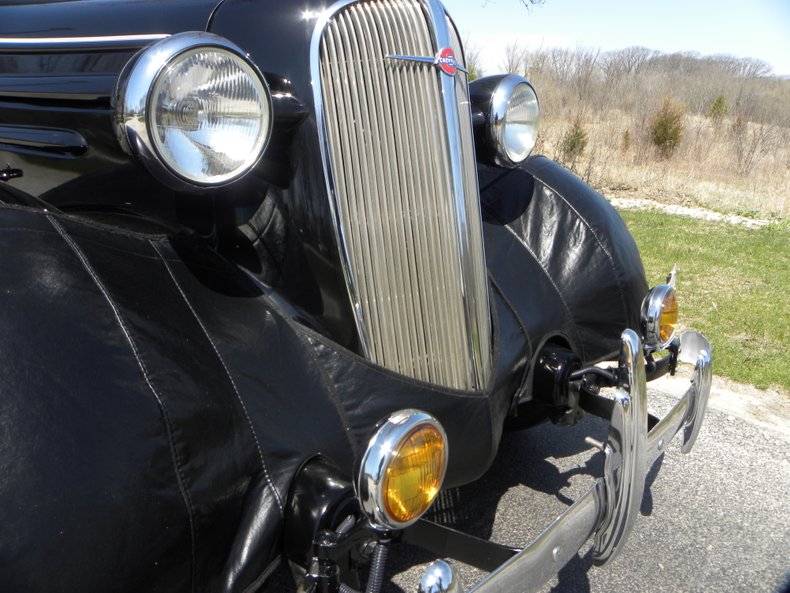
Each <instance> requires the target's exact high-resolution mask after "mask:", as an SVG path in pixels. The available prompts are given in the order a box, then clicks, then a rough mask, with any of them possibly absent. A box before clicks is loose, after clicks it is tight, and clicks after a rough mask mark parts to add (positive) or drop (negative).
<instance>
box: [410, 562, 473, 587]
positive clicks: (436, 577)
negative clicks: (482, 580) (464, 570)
mask: <svg viewBox="0 0 790 593" xmlns="http://www.w3.org/2000/svg"><path fill="white" fill-rule="evenodd" d="M463 592H464V586H463V584H462V582H461V575H460V574H459V573H458V571H457V570H455V568H454V567H453V565H452V564H450V563H449V562H445V561H444V560H435V561H434V562H432V563H431V564H430V565H429V566H428V568H427V569H426V570H425V572H424V573H423V575H422V578H420V583H419V585H418V586H417V593H463Z"/></svg>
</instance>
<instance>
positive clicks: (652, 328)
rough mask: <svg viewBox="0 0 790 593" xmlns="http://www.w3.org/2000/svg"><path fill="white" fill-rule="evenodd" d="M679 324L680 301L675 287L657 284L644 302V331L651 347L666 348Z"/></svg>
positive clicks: (645, 338)
mask: <svg viewBox="0 0 790 593" xmlns="http://www.w3.org/2000/svg"><path fill="white" fill-rule="evenodd" d="M677 324H678V301H677V297H676V296H675V289H674V288H672V287H671V286H670V285H668V284H661V285H659V286H656V287H654V288H652V289H651V290H650V292H649V293H647V296H646V297H645V300H644V301H643V302H642V333H643V335H644V340H645V344H646V345H647V346H650V347H651V348H658V349H661V348H666V347H667V346H668V345H669V343H670V342H671V341H672V339H673V338H674V337H675V331H676V329H677Z"/></svg>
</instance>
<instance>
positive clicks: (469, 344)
mask: <svg viewBox="0 0 790 593" xmlns="http://www.w3.org/2000/svg"><path fill="white" fill-rule="evenodd" d="M448 47H450V48H452V49H453V50H454V52H455V54H456V56H457V58H458V59H460V58H461V56H462V50H461V44H460V41H459V40H458V37H457V34H456V31H455V29H454V27H453V26H452V24H451V23H450V21H449V18H448V17H447V15H446V13H445V11H444V8H443V7H442V5H441V4H440V3H439V2H438V1H436V0H344V1H342V2H339V3H337V4H335V5H334V6H332V7H331V8H329V9H328V10H327V11H326V12H325V13H324V14H323V15H322V16H321V17H320V19H319V21H318V24H317V26H316V30H315V33H314V35H313V40H312V47H311V52H312V53H311V62H312V69H313V71H312V78H313V87H314V96H315V104H316V118H317V124H318V130H319V134H320V135H321V153H322V158H323V164H324V170H325V176H326V180H327V190H328V193H329V201H330V206H331V209H332V213H333V223H334V227H335V231H336V233H337V239H338V244H339V247H340V258H341V261H342V263H343V268H344V274H345V276H346V282H347V286H348V289H349V295H350V298H351V302H352V305H353V309H354V315H355V321H356V324H357V329H358V332H359V336H360V342H361V345H362V349H363V352H364V354H365V355H366V356H367V357H368V358H369V359H370V360H372V361H374V362H376V363H378V364H380V365H382V366H384V367H386V368H389V369H391V370H393V371H396V372H399V373H401V374H404V375H407V376H409V377H413V378H415V379H419V380H423V381H427V382H430V383H434V384H440V385H444V386H447V387H451V388H456V389H464V390H479V389H483V388H485V387H486V385H487V382H488V379H489V377H490V375H491V321H490V312H489V303H488V282H487V275H486V267H485V255H484V252H483V236H482V221H481V215H480V202H479V190H478V186H477V173H476V164H475V156H474V142H473V138H472V122H471V113H470V107H469V98H468V88H467V80H466V75H465V74H464V73H462V72H460V70H459V71H458V72H457V74H456V75H455V76H448V75H446V74H443V73H442V72H440V70H439V68H436V67H434V66H433V65H431V64H419V63H414V62H405V61H399V60H392V59H389V58H388V57H387V56H394V55H401V56H402V55H409V56H427V57H433V56H436V55H438V53H439V51H441V50H442V49H444V48H448Z"/></svg>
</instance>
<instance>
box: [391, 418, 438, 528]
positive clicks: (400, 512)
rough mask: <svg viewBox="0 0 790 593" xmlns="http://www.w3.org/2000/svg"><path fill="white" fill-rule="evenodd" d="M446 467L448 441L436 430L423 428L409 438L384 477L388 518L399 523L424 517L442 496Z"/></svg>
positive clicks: (393, 456) (406, 438)
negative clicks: (440, 491)
mask: <svg viewBox="0 0 790 593" xmlns="http://www.w3.org/2000/svg"><path fill="white" fill-rule="evenodd" d="M445 464H446V460H445V442H444V437H443V436H442V434H441V433H440V432H439V431H438V430H437V429H436V428H435V427H434V426H430V425H423V426H419V427H417V428H415V429H414V430H412V431H411V433H409V434H408V435H406V437H405V438H404V439H403V441H401V442H400V443H399V444H398V445H397V446H396V448H395V451H393V455H392V458H391V459H390V462H389V464H388V465H387V469H386V472H385V475H384V483H383V488H382V492H383V494H384V508H385V509H386V512H387V514H389V515H390V516H391V517H393V518H394V519H395V520H396V521H398V522H399V523H407V522H409V521H412V520H415V519H417V518H419V517H420V516H422V514H423V513H424V512H425V511H426V510H428V507H430V506H431V503H432V502H433V501H434V499H435V498H436V495H437V494H439V490H440V488H441V486H442V478H443V477H444V467H445Z"/></svg>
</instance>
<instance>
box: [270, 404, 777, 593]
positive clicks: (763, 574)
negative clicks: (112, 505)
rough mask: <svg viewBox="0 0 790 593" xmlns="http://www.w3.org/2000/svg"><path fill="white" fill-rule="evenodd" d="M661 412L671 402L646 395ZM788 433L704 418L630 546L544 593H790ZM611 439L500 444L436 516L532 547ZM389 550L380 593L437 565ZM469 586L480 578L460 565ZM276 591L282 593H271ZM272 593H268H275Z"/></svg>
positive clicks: (535, 437) (585, 482)
mask: <svg viewBox="0 0 790 593" xmlns="http://www.w3.org/2000/svg"><path fill="white" fill-rule="evenodd" d="M650 398H651V399H650V401H651V407H652V408H653V409H655V410H656V411H659V412H661V411H662V410H665V409H667V407H668V406H670V405H671V403H672V401H674V400H673V399H672V398H671V397H670V396H667V395H665V394H663V393H656V392H653V391H651V393H650ZM788 430H790V427H787V426H785V430H784V434H782V433H778V432H774V431H770V430H767V429H765V428H760V427H758V426H756V425H754V424H752V423H750V422H747V421H745V420H742V419H740V418H736V417H733V416H730V415H728V414H726V413H723V412H720V411H718V410H716V409H709V410H708V416H707V418H706V425H705V426H704V427H703V430H702V432H701V434H700V436H699V439H698V440H697V443H696V445H695V448H694V450H693V451H692V453H691V454H689V455H682V454H681V453H680V448H679V445H678V442H677V441H675V442H673V443H672V444H671V445H670V447H669V450H668V452H667V454H666V455H665V456H664V458H663V459H660V460H659V462H658V463H660V464H661V468H660V472H659V473H658V476H657V477H656V476H655V475H654V474H653V475H651V476H650V477H655V481H654V482H652V483H650V478H649V484H650V485H649V487H648V489H647V491H646V493H645V498H644V500H643V504H642V515H643V516H641V517H639V518H638V520H637V523H636V526H635V528H634V531H633V533H632V534H631V538H630V540H629V541H628V543H627V545H626V547H625V548H624V549H623V552H622V554H621V555H620V556H619V557H618V558H617V559H616V560H615V561H614V562H613V563H611V564H610V565H608V566H606V567H603V568H598V567H593V566H592V560H591V554H590V550H589V546H588V547H586V548H583V549H582V551H581V553H580V554H579V555H578V556H576V557H574V559H572V560H571V562H570V563H569V564H568V565H567V566H566V567H565V569H563V570H562V571H561V572H560V574H559V577H558V578H557V579H554V580H553V581H552V582H550V583H548V584H547V585H546V586H545V587H544V588H543V589H542V591H544V592H549V591H550V592H553V593H559V592H565V593H569V592H572V593H584V592H593V593H632V592H637V591H649V592H651V593H662V592H667V593H670V592H671V593H682V592H691V591H695V592H703V591H704V592H708V591H710V592H713V591H715V592H716V593H723V592H744V593H746V592H748V593H757V592H774V591H776V592H782V593H784V592H785V591H788V590H790V589H789V588H788V585H789V584H790V580H788V579H790V434H788ZM587 435H591V436H593V437H595V438H597V439H599V440H603V439H605V437H606V424H605V423H604V422H602V421H599V420H598V419H596V418H585V420H584V421H583V422H581V423H580V424H579V425H578V426H576V427H574V428H572V429H560V428H556V427H553V426H551V425H543V426H540V427H537V428H534V429H531V430H528V431H524V432H520V433H511V434H507V435H505V437H504V439H503V442H502V446H501V447H500V452H499V455H498V457H497V460H496V462H495V464H494V466H493V467H492V469H491V470H490V471H489V473H488V474H487V475H486V476H485V477H484V478H483V479H482V480H480V481H478V482H476V483H474V484H471V485H469V486H466V487H464V488H460V489H456V490H453V491H450V492H449V493H446V495H444V497H443V499H442V500H440V501H439V507H440V509H439V512H441V513H442V515H443V516H444V518H445V519H446V520H448V521H449V522H450V523H451V524H453V525H454V526H457V527H459V528H461V529H464V530H466V531H469V532H471V533H474V534H476V535H478V536H482V537H491V538H492V539H494V540H495V541H499V542H502V543H508V544H513V545H519V544H523V543H525V542H528V541H529V540H530V539H531V538H533V537H535V536H536V535H537V534H538V533H539V532H540V531H541V530H542V529H543V528H544V527H545V526H546V525H548V523H549V522H550V521H551V520H552V519H553V518H554V517H555V516H556V515H558V514H559V513H561V512H562V511H563V510H564V508H565V507H566V505H567V504H569V503H570V502H571V501H572V500H573V499H575V498H576V497H577V496H579V495H580V494H581V493H582V492H583V491H584V490H585V489H586V488H587V487H588V486H589V485H590V484H591V483H592V481H593V476H599V475H601V469H602V463H603V460H602V455H601V454H600V453H596V454H592V453H591V450H590V447H589V446H588V445H586V444H585V443H584V437H585V436H587ZM395 548H396V549H394V550H393V556H394V557H393V558H392V559H391V562H390V565H389V570H388V573H389V575H390V576H392V577H393V578H394V580H393V582H391V583H389V584H388V585H386V586H385V589H384V591H385V593H413V592H415V591H416V588H417V587H416V583H417V581H418V579H419V577H420V575H421V574H422V571H423V570H424V568H425V565H426V563H427V562H430V561H431V560H432V558H431V557H430V556H429V555H427V554H425V553H424V552H421V551H419V550H417V549H415V548H409V547H408V546H405V545H400V546H396V547H395ZM460 568H461V570H462V575H463V577H464V583H465V584H466V585H467V586H469V585H471V584H472V583H474V582H476V581H477V580H478V579H479V578H481V577H482V576H484V573H481V572H479V571H477V570H475V569H473V568H471V567H466V566H460ZM276 588H277V590H278V591H280V590H282V589H281V588H279V587H276ZM267 590H269V589H268V588H267ZM271 590H272V591H274V590H275V589H271Z"/></svg>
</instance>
